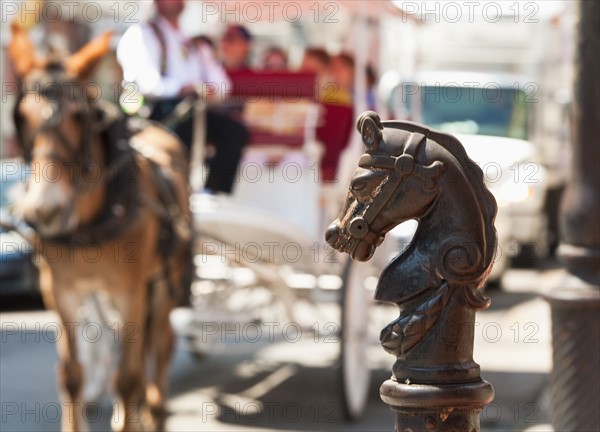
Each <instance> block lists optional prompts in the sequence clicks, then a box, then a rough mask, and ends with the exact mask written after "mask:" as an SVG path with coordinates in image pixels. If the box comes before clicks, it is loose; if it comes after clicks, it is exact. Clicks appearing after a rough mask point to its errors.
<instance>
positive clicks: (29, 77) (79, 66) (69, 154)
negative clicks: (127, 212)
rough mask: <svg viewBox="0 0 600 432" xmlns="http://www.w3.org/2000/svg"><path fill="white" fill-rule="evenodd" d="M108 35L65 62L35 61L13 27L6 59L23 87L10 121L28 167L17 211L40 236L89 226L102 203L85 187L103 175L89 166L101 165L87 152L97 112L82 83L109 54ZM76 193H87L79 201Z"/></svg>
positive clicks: (96, 190) (97, 152) (95, 152)
mask: <svg viewBox="0 0 600 432" xmlns="http://www.w3.org/2000/svg"><path fill="white" fill-rule="evenodd" d="M110 36H111V35H110V33H106V34H104V35H103V36H101V37H99V38H98V39H96V40H94V41H92V42H90V43H89V44H88V45H86V46H84V47H83V48H82V49H81V50H80V51H78V52H77V53H75V54H73V55H71V56H69V57H66V58H59V57H58V56H57V55H54V56H51V57H50V58H48V59H45V60H41V59H39V58H38V57H37V56H36V53H35V49H34V47H33V45H32V43H31V41H30V40H29V38H28V35H27V33H26V31H25V30H24V29H23V28H22V27H21V26H20V25H19V24H18V23H13V25H12V40H11V42H10V45H9V55H10V58H11V60H12V62H13V65H14V67H15V70H16V72H17V74H18V76H19V78H20V81H21V87H20V90H21V91H20V95H19V98H18V101H17V104H16V106H15V111H14V118H15V125H16V129H17V135H18V139H19V143H20V145H21V150H22V153H23V156H24V157H25V159H26V161H27V162H29V163H30V165H31V167H30V179H29V181H28V185H27V192H26V195H25V197H24V198H23V199H22V200H21V201H20V205H19V206H18V210H19V211H20V213H21V214H22V216H23V217H24V218H25V219H26V220H27V221H28V222H30V223H31V224H32V225H34V226H35V227H36V229H37V230H38V232H39V233H40V234H41V235H42V236H45V237H53V236H57V235H62V234H67V233H69V232H72V231H73V230H74V229H75V228H76V227H77V225H78V224H81V223H86V222H89V220H90V219H91V218H93V217H94V215H95V214H96V213H97V210H98V206H99V205H100V204H99V203H101V202H102V198H103V197H102V196H101V195H102V194H104V190H103V188H91V187H89V185H84V183H86V182H87V183H89V182H90V180H91V179H96V180H97V179H98V177H99V173H98V172H97V171H98V170H99V169H102V167H101V166H99V165H97V164H96V163H93V162H98V161H100V162H101V161H102V155H101V151H100V150H99V149H97V148H94V147H95V146H92V140H93V139H94V135H95V134H94V133H93V128H94V123H95V121H94V120H95V119H94V116H95V115H96V114H97V113H96V111H95V110H94V108H93V104H92V103H91V101H90V100H91V99H93V98H94V97H97V95H91V94H90V90H93V89H94V86H90V85H88V83H86V81H85V80H86V78H88V77H89V75H90V73H91V72H92V70H93V68H94V66H95V65H96V64H97V63H98V61H99V60H100V59H101V58H102V57H103V56H104V54H105V53H106V52H107V51H108V49H109V41H110ZM89 170H96V172H95V173H90V172H88V171H89ZM86 174H87V175H86ZM81 189H85V190H86V191H89V193H86V194H81V193H79V195H80V196H79V197H78V196H77V195H78V191H79V192H80V191H81ZM76 198H77V199H76Z"/></svg>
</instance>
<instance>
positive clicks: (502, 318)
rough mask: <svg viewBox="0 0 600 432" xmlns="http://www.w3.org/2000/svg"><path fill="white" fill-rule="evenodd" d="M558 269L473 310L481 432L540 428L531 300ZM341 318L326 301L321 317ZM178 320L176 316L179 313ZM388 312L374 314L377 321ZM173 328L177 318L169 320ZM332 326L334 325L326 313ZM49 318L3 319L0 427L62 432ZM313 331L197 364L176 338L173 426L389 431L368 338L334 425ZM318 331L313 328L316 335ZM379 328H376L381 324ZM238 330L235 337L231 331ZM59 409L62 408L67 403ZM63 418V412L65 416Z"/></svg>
mask: <svg viewBox="0 0 600 432" xmlns="http://www.w3.org/2000/svg"><path fill="white" fill-rule="evenodd" d="M555 273H556V270H552V269H550V270H546V271H543V272H537V271H532V270H511V271H509V272H508V273H507V274H506V276H505V278H504V289H503V290H502V291H499V290H497V289H496V290H493V291H491V292H490V294H491V295H492V300H493V303H492V307H491V308H490V310H488V311H485V312H482V313H479V314H478V322H477V325H476V327H475V359H476V361H477V362H478V363H480V364H481V367H482V375H483V377H484V378H485V379H487V380H489V381H491V382H492V384H493V385H494V388H495V390H496V398H495V401H494V402H493V403H492V404H491V405H490V406H488V407H487V408H486V410H485V411H484V413H483V415H482V426H483V430H484V431H522V430H524V429H526V428H528V427H531V426H534V425H535V424H538V423H545V422H547V401H546V399H545V397H544V388H545V385H546V381H547V373H548V371H549V369H550V367H551V361H550V359H551V351H550V325H549V309H548V307H547V306H546V304H545V303H544V302H543V301H542V300H540V299H539V298H537V293H538V292H541V291H542V289H543V288H544V287H545V286H547V284H548V283H550V281H551V280H552V279H553V277H554V276H555ZM336 313H337V311H336V310H335V308H334V307H332V306H331V305H325V308H324V310H323V313H322V314H321V315H322V316H323V317H324V318H322V319H323V320H328V319H329V317H334V316H335V314H336ZM180 315H181V314H180ZM393 317H394V311H393V310H392V309H388V308H384V309H381V308H378V309H377V310H376V312H375V316H374V321H375V322H376V325H380V324H381V326H383V324H385V323H386V322H387V320H390V319H392V318H393ZM174 320H175V321H177V317H176V318H175V319H174ZM332 320H334V318H332ZM54 321H55V316H54V315H53V314H52V313H50V312H45V311H26V312H5V313H2V314H1V324H2V341H1V342H2V343H1V345H0V380H1V381H0V401H1V406H2V418H1V423H0V430H2V431H3V432H12V431H27V432H35V431H58V430H59V420H58V417H59V413H60V412H61V411H63V410H61V405H60V402H59V398H58V395H57V387H56V378H55V362H56V353H55V346H54V340H55V339H56V335H55V333H54V326H53V324H52V323H53V322H54ZM315 322H317V323H318V326H317V327H318V328H319V329H320V331H319V334H318V335H316V334H315V333H314V332H310V331H308V330H307V329H304V330H300V331H301V332H302V337H301V338H300V337H299V336H300V335H299V334H298V329H297V328H295V327H294V329H295V330H296V333H294V332H293V331H292V330H291V329H290V327H289V326H288V329H287V330H288V331H287V332H286V333H285V335H286V336H284V337H281V335H282V334H283V333H281V332H282V329H283V327H284V326H285V323H281V327H278V326H272V328H273V332H272V334H271V335H274V336H275V339H276V341H275V342H273V343H269V340H268V339H269V334H268V332H263V338H262V339H260V340H258V339H257V338H255V336H254V335H255V334H253V336H252V337H250V336H248V334H246V336H245V337H242V338H240V341H239V343H235V342H236V341H235V338H236V336H235V334H231V335H230V337H229V339H227V338H226V340H225V342H227V343H226V344H224V345H221V346H220V347H219V350H218V353H217V354H213V355H208V356H206V357H204V358H202V359H199V358H196V357H195V356H194V355H192V354H191V353H190V352H188V351H186V348H185V347H186V344H185V343H184V340H183V339H180V340H179V341H178V348H177V351H176V354H175V359H174V363H173V367H172V372H171V394H170V399H169V411H170V417H169V420H168V423H167V429H168V430H170V431H280V430H282V431H321V430H332V431H363V432H370V431H373V432H374V431H390V430H392V429H393V426H392V425H393V415H392V413H391V411H389V409H388V408H387V407H386V406H385V405H384V404H383V403H382V402H381V401H380V399H379V395H378V387H379V384H380V383H381V382H383V381H384V380H385V379H387V378H388V377H389V375H390V372H389V370H390V367H391V365H392V363H393V361H392V358H391V357H390V356H389V355H388V354H386V353H385V352H383V350H382V349H381V348H380V347H379V346H378V344H377V341H376V338H377V334H376V332H375V334H374V337H373V344H372V345H373V346H372V349H371V351H372V356H371V357H372V358H371V367H372V370H373V380H372V385H371V391H370V393H371V394H370V401H369V407H368V411H367V413H366V415H365V417H364V419H363V420H361V421H360V422H357V423H355V424H348V423H345V422H343V420H342V410H341V405H340V399H339V397H338V393H339V388H340V386H339V381H338V376H337V369H336V361H337V356H338V349H339V345H338V344H337V343H335V340H336V338H337V335H336V334H335V332H334V331H333V330H332V329H329V328H328V327H326V326H325V324H326V321H315ZM317 327H313V330H314V329H315V328H317ZM379 328H380V327H379ZM238 334H240V333H239V330H238ZM110 407H111V401H107V402H106V403H105V404H103V405H96V406H94V407H93V409H90V410H88V412H87V416H88V418H89V419H90V420H93V423H92V426H93V430H95V431H104V430H110V421H111V420H110V414H111V408H110ZM63 408H64V407H63ZM63 412H64V411H63Z"/></svg>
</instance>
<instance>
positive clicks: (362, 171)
mask: <svg viewBox="0 0 600 432" xmlns="http://www.w3.org/2000/svg"><path fill="white" fill-rule="evenodd" d="M357 127H358V130H359V132H360V133H361V135H362V140H363V142H364V144H365V147H366V151H365V154H363V156H362V157H361V158H360V161H359V168H358V169H357V170H356V171H355V173H354V175H353V178H352V181H351V184H350V188H349V193H348V197H347V199H346V202H345V204H344V208H343V209H342V211H341V213H340V216H339V217H338V219H336V220H335V221H334V222H333V224H332V225H331V226H330V227H329V229H328V230H327V242H328V243H329V244H330V245H331V246H332V247H333V248H335V249H337V250H339V251H341V252H347V253H349V254H350V255H351V256H352V258H354V259H357V260H360V261H366V260H368V259H370V258H371V257H372V256H373V253H374V252H375V249H376V248H377V247H378V246H379V245H380V244H381V242H382V241H383V238H384V236H385V234H386V233H387V232H388V231H390V230H391V229H392V228H394V227H395V226H396V225H398V224H400V223H402V222H405V221H407V220H409V219H416V220H417V221H418V222H419V225H418V228H417V231H416V233H415V236H414V238H413V241H412V242H411V244H410V246H409V247H408V249H407V250H406V251H405V252H404V253H402V254H401V255H399V256H397V257H396V258H394V259H393V260H392V262H391V263H390V264H389V265H388V267H387V268H386V269H385V270H384V271H383V272H382V274H381V277H380V279H379V284H378V286H377V291H376V293H375V298H376V299H377V300H380V301H385V302H391V303H395V304H397V305H398V308H399V311H400V314H399V317H398V319H396V320H395V321H393V322H392V323H390V324H389V325H388V326H387V327H386V328H384V329H383V330H382V332H381V344H382V345H383V348H384V349H385V350H386V351H387V352H389V353H390V354H393V355H395V356H396V359H397V360H396V362H395V364H394V366H393V376H392V378H391V379H390V380H387V381H386V382H385V383H384V384H383V385H382V386H381V389H380V394H381V398H382V399H383V401H384V402H385V403H387V404H389V405H391V406H392V408H393V409H394V410H395V411H396V413H397V415H396V430H397V431H400V432H405V431H411V432H420V431H439V432H442V431H443V432H475V431H479V413H480V412H481V410H482V408H483V406H484V405H485V404H487V403H489V402H490V401H491V400H492V398H493V389H492V386H491V385H490V384H489V383H488V382H486V381H483V380H482V379H481V377H480V370H479V365H478V364H477V363H475V362H474V361H473V329H474V324H475V312H476V311H477V310H482V309H485V308H487V307H488V306H489V304H490V300H489V298H488V297H487V296H486V295H485V294H484V293H483V291H482V289H483V285H484V283H485V280H486V278H487V276H488V274H489V272H490V270H491V267H492V263H493V260H494V253H495V250H496V230H495V228H494V218H495V216H496V201H495V200H494V197H493V196H492V194H491V193H490V192H489V191H488V190H487V188H486V187H485V185H484V181H483V173H482V171H481V169H479V167H478V166H477V165H476V164H475V163H474V162H473V161H471V160H470V159H469V158H468V156H467V154H466V152H465V150H464V149H463V147H462V145H461V144H460V142H459V141H458V140H457V139H456V138H454V137H452V136H450V135H447V134H444V133H441V132H435V131H432V130H429V129H427V128H426V127H424V126H421V125H418V124H414V123H408V122H397V121H385V122H382V121H381V120H380V119H379V116H378V115H377V114H376V113H374V112H366V113H364V114H362V115H361V116H360V117H359V119H358V121H357Z"/></svg>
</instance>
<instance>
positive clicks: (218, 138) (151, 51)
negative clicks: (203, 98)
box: [117, 0, 248, 193]
mask: <svg viewBox="0 0 600 432" xmlns="http://www.w3.org/2000/svg"><path fill="white" fill-rule="evenodd" d="M154 4H155V6H156V16H155V18H153V19H152V20H151V21H149V22H147V23H144V24H134V25H132V26H131V27H130V28H129V29H127V31H126V32H125V34H124V35H123V36H122V37H121V40H120V41H119V45H118V48H117V58H118V61H119V63H120V65H121V67H122V68H123V76H124V81H125V82H126V83H128V82H129V83H133V84H134V85H135V86H136V87H137V89H138V92H139V94H141V95H143V98H144V103H145V104H146V105H147V106H148V108H149V109H150V111H151V112H150V115H149V118H150V119H152V120H156V121H164V120H165V119H167V118H170V116H171V115H172V113H173V110H174V108H175V107H176V106H177V105H178V104H179V103H180V102H181V101H182V100H183V99H184V98H187V97H192V98H193V97H198V89H199V88H201V86H202V83H203V82H211V83H215V84H216V85H217V87H218V88H219V89H226V88H228V87H229V78H228V77H227V74H226V73H225V71H224V70H223V68H222V67H221V66H220V65H219V64H218V63H217V62H216V61H215V59H214V57H213V56H212V53H211V51H210V49H209V48H208V47H201V48H197V47H196V46H195V45H194V44H193V43H192V42H191V41H190V40H188V38H187V37H185V36H184V34H183V33H182V32H181V30H180V28H179V17H180V15H181V13H182V12H183V10H184V7H185V0H155V1H154ZM221 96H222V95H220V94H216V95H213V99H215V100H218V98H219V97H221ZM206 120H207V121H206V128H207V131H206V133H207V137H208V140H210V141H211V142H212V143H213V144H214V145H215V147H216V154H215V156H214V158H212V159H211V160H210V162H209V175H208V179H207V182H206V185H205V187H206V189H207V190H208V191H211V192H224V193H230V192H231V190H232V188H233V181H234V179H235V175H236V171H237V166H238V163H239V160H240V158H241V154H242V148H243V147H244V146H245V145H246V143H247V141H248V132H247V131H246V128H245V127H244V126H243V125H242V124H240V123H238V122H236V121H234V120H232V119H231V118H229V117H228V116H225V115H223V114H220V113H216V112H211V111H209V112H207V118H206ZM193 126H194V125H193V116H188V117H187V118H186V117H184V118H182V119H180V120H179V121H178V123H177V124H176V126H175V127H174V132H175V133H176V134H177V135H179V137H180V138H181V140H182V142H183V143H184V145H185V146H186V147H188V149H189V148H190V147H191V144H192V139H193Z"/></svg>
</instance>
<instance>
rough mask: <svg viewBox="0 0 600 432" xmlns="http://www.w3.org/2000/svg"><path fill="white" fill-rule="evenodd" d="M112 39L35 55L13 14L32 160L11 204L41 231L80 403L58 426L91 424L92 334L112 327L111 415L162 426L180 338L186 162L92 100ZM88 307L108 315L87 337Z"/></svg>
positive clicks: (67, 381)
mask: <svg viewBox="0 0 600 432" xmlns="http://www.w3.org/2000/svg"><path fill="white" fill-rule="evenodd" d="M109 41H110V34H105V35H103V36H101V37H99V38H98V39H96V40H94V41H92V42H90V43H89V44H88V45H86V46H85V47H83V48H82V49H81V50H80V51H78V52H77V53H75V54H73V55H71V56H69V57H67V58H62V59H59V58H52V56H50V58H48V59H45V60H40V59H39V58H38V57H37V56H36V54H35V50H34V47H33V45H32V44H31V42H30V40H29V38H28V36H27V34H26V32H25V31H24V30H23V29H22V28H21V27H20V26H19V25H18V24H13V26H12V40H11V43H10V46H9V54H10V57H11V59H12V61H13V64H14V66H15V70H16V71H17V74H18V76H19V77H20V80H21V83H22V94H21V97H20V98H19V100H18V103H17V105H16V108H15V122H16V126H17V132H18V138H19V142H20V144H21V146H22V150H23V154H24V157H25V159H26V160H28V162H29V163H30V164H31V168H30V178H29V180H28V183H27V189H26V194H25V195H24V197H23V199H22V200H21V202H20V203H19V204H18V206H17V209H16V211H17V212H18V213H19V214H21V215H22V217H23V218H24V219H25V220H26V221H27V222H28V223H29V224H30V225H32V226H33V228H34V230H35V232H36V233H37V240H36V243H37V244H36V248H37V251H38V257H39V260H38V261H39V267H40V282H41V286H42V292H43V295H44V301H45V303H46V305H47V306H48V307H49V308H52V309H54V310H55V311H56V312H57V313H58V315H59V317H60V320H59V321H60V327H61V337H59V338H57V339H58V354H59V366H58V376H59V381H60V387H61V393H62V397H63V400H64V402H65V404H64V406H71V407H73V410H72V412H66V411H65V412H63V415H62V429H63V430H64V431H77V432H81V431H84V430H87V429H88V425H87V424H86V421H85V417H86V412H85V407H86V403H87V402H90V401H89V400H86V398H85V392H84V390H85V389H86V387H85V386H86V379H87V377H88V376H91V375H93V373H95V372H98V371H101V370H105V369H108V366H107V365H106V364H102V363H101V361H100V360H101V359H100V358H98V357H99V356H98V354H97V351H98V347H93V349H96V351H93V349H92V351H89V349H88V351H86V348H85V347H84V346H85V345H86V344H85V340H87V341H88V342H90V341H92V342H93V341H95V340H96V338H97V334H98V329H100V330H101V329H105V330H106V329H108V328H110V330H111V332H112V333H111V341H113V342H112V343H113V344H115V343H116V342H118V347H119V349H118V351H119V356H118V360H116V362H117V363H118V364H117V367H116V368H114V369H115V371H114V373H111V374H108V373H105V375H104V376H106V377H110V378H111V379H106V380H105V383H106V382H108V383H109V384H113V386H112V387H114V388H115V389H116V391H117V393H118V395H119V397H120V403H119V404H117V406H119V407H120V409H119V410H116V411H115V413H114V414H113V420H115V421H117V422H118V423H119V425H120V428H121V429H122V430H126V431H131V430H152V431H156V430H161V429H162V428H163V427H164V418H165V415H164V414H165V398H166V390H167V375H168V365H169V361H170V356H171V351H172V346H173V333H172V330H171V327H170V323H169V312H170V311H171V310H172V308H173V306H174V304H175V303H176V297H177V293H178V292H181V289H182V287H183V283H184V279H185V277H184V276H185V273H186V270H187V267H186V266H187V263H188V262H189V261H190V260H189V246H190V231H189V221H190V213H189V207H188V186H187V178H188V175H187V166H188V163H187V160H186V155H185V154H184V153H183V152H184V150H182V146H181V143H180V142H179V141H178V140H177V138H176V137H175V136H174V135H173V134H171V133H169V132H168V131H166V130H165V129H162V128H161V127H159V126H156V125H152V124H144V125H142V126H141V127H139V128H138V129H137V130H133V131H132V130H131V127H129V123H128V122H127V120H126V119H125V118H123V116H122V115H121V114H120V112H119V110H117V109H115V108H114V107H112V106H107V105H103V104H101V103H99V102H95V100H96V99H98V97H97V96H98V95H97V94H94V92H93V90H95V89H96V88H97V86H94V85H90V83H89V81H87V80H88V79H89V77H90V74H91V72H92V71H93V69H94V67H95V65H96V64H97V63H98V62H99V61H100V60H101V59H102V57H103V56H104V55H105V54H106V52H107V51H108V49H109ZM55 57H56V56H55ZM111 108H112V109H111ZM94 305H96V306H94ZM94 307H96V311H97V312H98V313H96V315H94V314H92V313H91V312H90V310H92V309H94ZM86 310H87V313H86ZM86 315H87V317H88V324H89V321H90V316H91V317H93V316H96V317H99V318H97V320H99V321H101V322H96V323H93V324H94V326H93V328H95V329H96V331H95V333H93V334H92V335H91V334H90V331H89V329H90V328H91V327H90V326H87V329H86V331H87V333H86V334H84V335H83V337H82V335H81V332H82V330H83V329H82V326H81V324H82V322H83V321H82V316H86ZM88 345H90V344H89V343H88ZM88 348H89V347H88ZM111 349H112V348H111ZM90 352H91V354H90ZM82 353H83V354H82ZM86 353H87V355H85V354H86ZM94 353H96V354H94ZM86 359H87V361H86ZM86 363H87V364H86ZM105 363H106V362H105ZM88 368H89V370H88ZM90 371H91V372H92V374H90ZM66 402H68V403H69V404H67V403H66Z"/></svg>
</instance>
